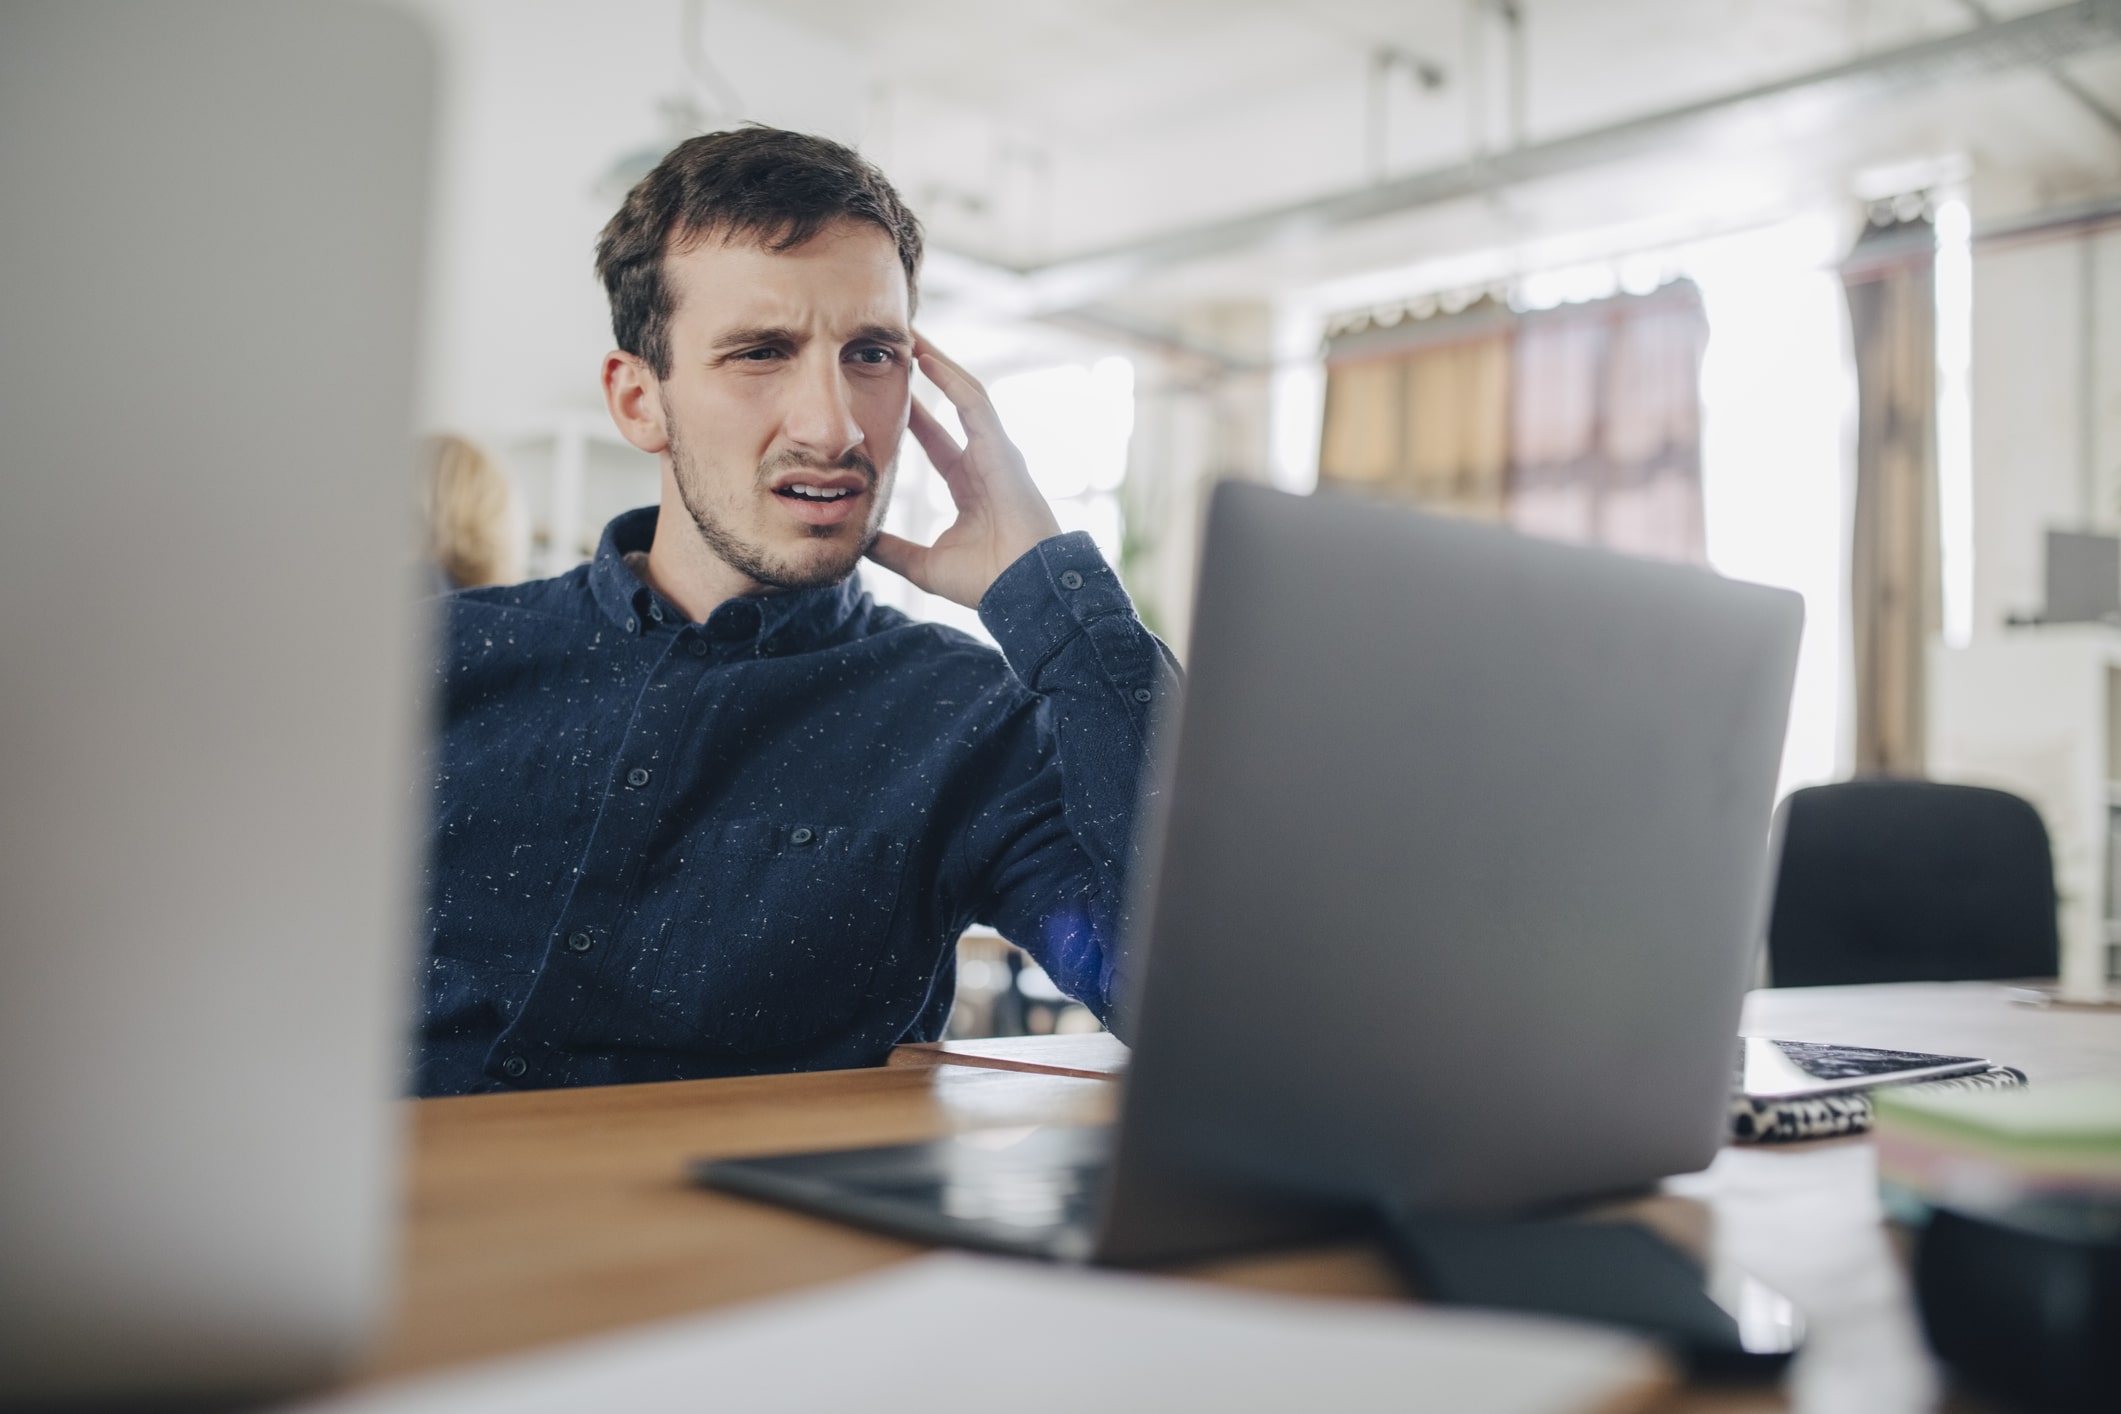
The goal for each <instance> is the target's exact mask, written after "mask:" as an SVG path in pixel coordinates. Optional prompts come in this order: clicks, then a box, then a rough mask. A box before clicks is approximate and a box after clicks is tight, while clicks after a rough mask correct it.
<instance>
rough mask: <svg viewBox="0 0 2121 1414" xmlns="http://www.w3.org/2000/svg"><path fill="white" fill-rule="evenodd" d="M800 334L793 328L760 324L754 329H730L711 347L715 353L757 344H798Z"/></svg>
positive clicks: (752, 346)
mask: <svg viewBox="0 0 2121 1414" xmlns="http://www.w3.org/2000/svg"><path fill="white" fill-rule="evenodd" d="M802 341H803V339H802V336H801V335H799V334H797V333H796V332H795V330H793V329H776V328H769V327H766V326H760V327H758V328H754V329H731V330H730V331H729V332H728V333H726V334H724V335H722V337H721V338H719V339H716V340H715V341H714V343H713V344H712V345H710V347H711V348H713V349H714V350H715V352H717V353H726V352H728V351H730V350H732V349H748V348H754V347H756V346H757V345H759V344H800V343H801V342H802Z"/></svg>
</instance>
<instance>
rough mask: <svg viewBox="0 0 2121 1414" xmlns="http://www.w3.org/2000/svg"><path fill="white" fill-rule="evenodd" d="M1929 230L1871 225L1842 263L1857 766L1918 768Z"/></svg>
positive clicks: (1931, 523)
mask: <svg viewBox="0 0 2121 1414" xmlns="http://www.w3.org/2000/svg"><path fill="white" fill-rule="evenodd" d="M1935 251H1936V237H1935V233H1934V231H1933V230H1932V228H1931V226H1930V223H1929V221H1928V220H1927V219H1921V220H1916V221H1906V222H1899V223H1896V224H1891V225H1883V226H1881V225H1873V226H1871V227H1870V228H1868V229H1867V230H1866V231H1865V233H1864V235H1863V237H1862V239H1860V240H1859V241H1857V243H1856V248H1855V249H1854V250H1853V251H1852V252H1851V253H1850V255H1849V258H1848V260H1847V262H1846V263H1844V265H1843V266H1842V284H1843V286H1844V288H1845V290H1846V291H1847V295H1848V305H1849V325H1850V333H1851V335H1852V336H1853V339H1854V342H1855V349H1856V389H1857V419H1856V522H1855V538H1854V544H1853V545H1852V546H1851V549H1850V600H1851V609H1852V616H1853V620H1854V629H1855V634H1854V637H1855V645H1854V646H1855V655H1856V664H1855V667H1856V673H1855V680H1856V770H1857V772H1858V773H1859V774H1883V775H1892V776H1920V775H1922V774H1923V772H1924V766H1925V751H1924V736H1925V733H1926V729H1927V725H1928V723H1927V716H1926V712H1925V704H1924V681H1925V673H1924V654H1925V652H1926V651H1927V648H1928V644H1929V641H1930V638H1931V636H1932V635H1934V634H1935V633H1936V631H1937V628H1938V621H1939V609H1938V600H1939V597H1940V593H1941V590H1940V586H1939V583H1938V566H1937V503H1936V494H1935V487H1936V481H1937V475H1936V406H1937V389H1936V378H1937V330H1936V281H1935Z"/></svg>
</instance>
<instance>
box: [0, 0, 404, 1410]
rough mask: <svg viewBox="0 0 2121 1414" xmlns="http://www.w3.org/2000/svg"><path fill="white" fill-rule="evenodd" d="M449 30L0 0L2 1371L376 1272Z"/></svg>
mask: <svg viewBox="0 0 2121 1414" xmlns="http://www.w3.org/2000/svg"><path fill="white" fill-rule="evenodd" d="M431 67H432V64H431V57H430V53H429V49H428V45H427V41H426V39H425V37H424V35H423V34H422V33H421V32H420V30H419V28H418V27H417V25H416V24H415V23H414V22H413V21H412V20H411V19H410V18H409V16H408V15H407V14H406V13H404V12H403V11H402V10H400V9H397V8H393V7H388V6H384V5H380V4H373V5H371V4H346V3H339V4H314V5H299V6H296V5H283V4H277V3H269V0H214V2H213V3H204V2H203V0H172V3H114V2H113V0H79V3H63V4H62V3H9V4H7V5H6V6H5V7H4V8H0V191H4V192H5V193H6V197H5V200H4V201H0V252H4V253H5V254H4V258H0V310H5V311H6V313H5V321H6V325H7V334H6V338H5V341H4V343H0V429H4V433H0V662H4V663H5V668H4V669H0V778H4V779H5V780H6V782H7V784H6V788H5V790H4V791H0V897H4V898H6V900H7V904H8V906H7V910H6V916H5V923H4V927H5V929H6V932H5V943H4V956H5V958H6V961H7V964H8V977H7V982H6V985H5V986H4V987H0V1072H4V1074H5V1075H6V1084H5V1090H4V1093H5V1100H4V1101H0V1132H4V1133H5V1134H6V1136H7V1137H6V1140H5V1144H6V1150H7V1161H6V1168H7V1176H6V1183H5V1188H4V1191H0V1403H6V1404H31V1403H34V1404H38V1405H45V1404H57V1403H60V1402H64V1401H71V1400H80V1399H86V1398H94V1399H98V1400H103V1401H111V1402H118V1401H123V1400H126V1399H144V1398H146V1397H148V1396H150V1395H151V1396H153V1397H154V1398H155V1399H156V1400H157V1401H158V1403H157V1404H156V1407H165V1405H166V1402H168V1401H170V1400H171V1399H173V1398H176V1397H179V1396H187V1395H189V1396H199V1397H202V1398H205V1397H216V1398H218V1397H230V1396H238V1395H247V1394H257V1393H261V1392H266V1391H271V1390H275V1389H284V1388H288V1387H292V1386H296V1385H300V1384H303V1383H305V1382H308V1381H312V1380H315V1379H317V1378H320V1377H321V1376H323V1375H324V1374H326V1373H327V1372H329V1371H330V1370H331V1369H332V1368H334V1367H335V1366H336V1365H337V1364H338V1363H339V1362H340V1361H341V1360H343V1359H344V1358H345V1357H346V1356H347V1355H348V1354H349V1353H350V1352H351V1351H352V1350H353V1349H354V1348H355V1347H356V1345H357V1344H358V1342H359V1341H360V1339H361V1338H362V1336H363V1333H364V1332H365V1331H366V1330H367V1329H368V1327H369V1325H370V1323H371V1321H372V1320H373V1319H374V1317H375V1316H376V1315H377V1314H379V1311H380V1307H381V1302H382V1298H383V1296H384V1293H385V1281H386V1277H387V1274H388V1266H387V1264H388V1262H389V1259H390V1253H391V1244H390V1241H389V1237H390V1227H391V1224H392V1223H393V1221H394V1216H395V1212H394V1204H393V1201H392V1199H393V1188H394V1184H395V1171H396V1161H397V1155H398V1143H397V1133H396V1127H397V1110H396V1106H395V1104H394V1097H395V1095H396V1094H397V1092H398V1090H399V1088H400V1084H401V1079H400V1076H401V1065H402V1062H403V1051H402V1045H403V1043H402V1040H401V1037H402V1034H403V1033H402V1003H403V1001H404V993H405V991H406V988H407V985H408V978H407V972H408V970H409V968H410V966H411V957H412V949H411V942H412V928H411V924H412V920H413V914H412V912H411V904H410V893H409V888H408V883H409V875H410V867H409V866H410V865H411V864H412V863H413V862H414V860H413V856H412V848H413V842H414V841H416V840H417V839H418V837H419V832H418V830H417V829H416V828H414V827H413V826H414V824H415V817H414V814H413V812H414V810H415V809H416V807H417V804H418V794H417V792H416V790H415V789H414V784H415V776H414V773H413V756H414V743H415V740H416V735H417V731H418V728H419V725H420V716H419V710H418V704H419V692H418V690H417V683H418V682H419V681H420V680H421V679H422V678H423V677H424V674H421V673H420V672H418V665H419V660H420V651H419V647H418V643H417V632H416V614H417V612H418V611H417V609H416V607H415V596H416V590H417V586H416V583H415V566H414V563H413V558H412V553H411V550H412V523H411V504H412V496H411V456H412V445H411V393H412V388H413V386H414V373H415V370H414V362H413V361H414V356H415V337H414V328H415V309H416V301H417V297H418V293H419V290H420V285H421V258H420V252H421V243H422V237H423V231H424V205H425V199H426V187H427V167H428V142H429V116H428V114H429V94H430V89H431V85H432V77H431Z"/></svg>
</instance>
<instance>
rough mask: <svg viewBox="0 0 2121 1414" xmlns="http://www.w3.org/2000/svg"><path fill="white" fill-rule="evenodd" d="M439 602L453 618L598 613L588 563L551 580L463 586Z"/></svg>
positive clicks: (442, 610)
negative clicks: (464, 587)
mask: <svg viewBox="0 0 2121 1414" xmlns="http://www.w3.org/2000/svg"><path fill="white" fill-rule="evenodd" d="M437 602H438V606H439V611H440V613H441V615H442V616H443V617H444V618H445V619H448V620H452V621H455V620H462V619H485V618H495V617H500V618H507V617H511V616H517V615H531V616H538V617H544V618H553V619H566V620H570V621H583V620H587V619H590V618H593V617H594V616H595V615H596V613H597V606H596V600H595V598H594V597H593V596H592V595H591V594H590V592H589V566H587V565H577V566H575V567H574V568H573V569H571V570H568V571H567V572H566V573H564V574H557V575H554V576H553V577H552V578H550V579H529V580H524V581H523V582H522V583H520V584H489V585H482V586H481V587H479V588H477V589H459V590H455V591H453V592H451V593H448V594H444V595H442V596H441V598H440V599H439V600H438V601H437Z"/></svg>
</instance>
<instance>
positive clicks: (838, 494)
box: [773, 486, 862, 505]
mask: <svg viewBox="0 0 2121 1414" xmlns="http://www.w3.org/2000/svg"><path fill="white" fill-rule="evenodd" d="M773 494H774V495H776V496H786V497H787V498H788V499H789V500H791V501H815V502H818V503H820V504H825V505H829V504H831V503H832V502H834V501H844V500H847V499H848V498H850V497H853V496H859V495H861V494H862V493H861V490H860V488H858V487H852V486H839V487H828V486H783V487H781V488H780V490H778V491H776V492H774V493H773Z"/></svg>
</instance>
